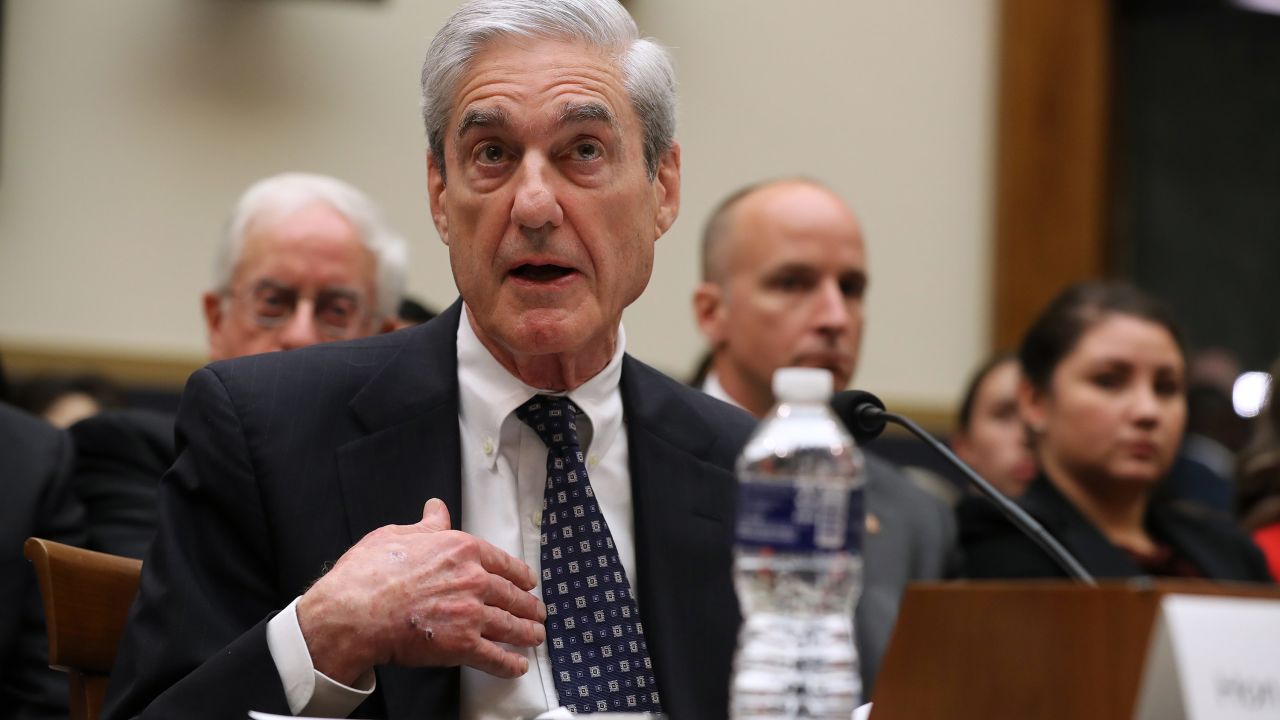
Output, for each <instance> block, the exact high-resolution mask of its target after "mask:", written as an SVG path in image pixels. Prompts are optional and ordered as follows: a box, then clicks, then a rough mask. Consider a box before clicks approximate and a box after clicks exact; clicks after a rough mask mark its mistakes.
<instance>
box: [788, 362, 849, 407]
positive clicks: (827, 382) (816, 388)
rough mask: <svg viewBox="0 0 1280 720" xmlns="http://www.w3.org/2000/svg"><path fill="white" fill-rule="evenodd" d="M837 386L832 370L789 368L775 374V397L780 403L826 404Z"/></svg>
mask: <svg viewBox="0 0 1280 720" xmlns="http://www.w3.org/2000/svg"><path fill="white" fill-rule="evenodd" d="M834 386H835V378H833V377H832V376H831V371H830V370H824V369H823V368H807V367H787V368H778V369H777V370H776V371H774V373H773V396H774V397H775V398H777V399H778V402H826V401H827V400H828V399H829V398H830V397H831V393H832V389H833V387H834Z"/></svg>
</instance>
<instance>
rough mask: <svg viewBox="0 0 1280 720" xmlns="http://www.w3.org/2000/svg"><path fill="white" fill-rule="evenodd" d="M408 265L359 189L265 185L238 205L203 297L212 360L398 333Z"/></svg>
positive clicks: (316, 181)
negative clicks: (398, 311) (398, 313)
mask: <svg viewBox="0 0 1280 720" xmlns="http://www.w3.org/2000/svg"><path fill="white" fill-rule="evenodd" d="M405 263H406V252H405V245H404V240H402V239H401V238H400V237H399V236H398V235H396V234H395V233H393V232H392V231H391V230H390V229H389V228H387V227H386V225H385V224H384V223H383V221H382V218H381V214H380V213H379V212H378V210H377V209H376V208H375V207H374V206H373V204H372V203H371V202H370V201H369V199H368V198H367V197H365V196H364V194H363V193H361V192H360V191H359V190H357V189H355V188H354V187H351V186H350V185H348V184H346V183H344V182H342V181H341V180H337V179H335V178H331V177H324V176H321V175H305V174H301V173H286V174H283V175H276V176H274V177H269V178H267V179H265V180H261V181H259V182H257V183H255V184H254V185H253V186H251V187H250V188H249V189H248V190H246V191H245V193H244V194H243V195H242V196H241V197H240V200H239V202H237V203H236V206H235V209H234V211H233V213H232V216H231V221H230V223H229V225H228V227H227V232H226V235H225V238H224V240H223V244H222V248H221V251H220V253H219V256H218V261H217V264H216V265H215V275H214V285H213V289H212V290H210V291H208V292H206V293H205V294H204V316H205V323H206V325H207V327H208V331H209V358H210V359H211V360H224V359H227V358H234V357H241V356H244V355H256V354H257V353H261V352H271V351H274V350H292V349H294V348H299V347H305V346H307V345H314V344H316V343H321V342H326V341H329V340H349V339H352V338H358V337H365V336H368V335H374V334H376V333H378V332H386V331H388V330H391V329H393V328H394V321H395V317H396V307H397V305H398V304H399V302H400V295H401V294H402V291H403V289H404V274H405Z"/></svg>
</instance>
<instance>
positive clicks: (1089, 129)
mask: <svg viewBox="0 0 1280 720" xmlns="http://www.w3.org/2000/svg"><path fill="white" fill-rule="evenodd" d="M1111 18H1112V8H1111V3H1110V2H1109V1H1108V0H1075V1H1074V2H1060V0H1004V2H1003V6H1002V12H1001V29H1000V43H1001V57H1000V91H999V92H1000V101H999V111H998V116H999V120H998V122H999V139H998V148H999V149H998V159H997V171H996V172H997V179H996V258H995V270H996V273H995V274H996V287H995V323H994V329H995V332H994V333H993V350H1005V349H1010V348H1013V347H1016V345H1017V343H1018V341H1019V339H1020V338H1021V336H1022V333H1023V332H1024V331H1025V330H1026V328H1027V326H1028V325H1029V324H1030V322H1031V320H1032V319H1034V317H1035V315H1036V314H1037V313H1038V312H1039V311H1040V309H1041V308H1042V307H1043V306H1044V304H1045V303H1046V302H1047V301H1048V300H1049V299H1050V298H1052V297H1053V295H1055V294H1056V293H1057V292H1058V291H1059V290H1061V289H1062V287H1063V286H1064V285H1066V284H1067V283H1070V282H1072V281H1075V280H1081V279H1086V278H1092V277H1097V276H1100V275H1103V274H1105V273H1106V272H1107V270H1108V269H1109V268H1108V265H1109V263H1108V253H1107V250H1106V248H1107V243H1106V230H1107V224H1108V222H1107V199H1106V198H1107V193H1108V185H1109V183H1108V182H1107V177H1108V174H1109V171H1110V165H1109V162H1108V159H1107V158H1108V144H1109V139H1110V105H1111V102H1110V88H1111V79H1110V78H1111V56H1112V51H1111V37H1112V36H1111V25H1112V23H1111Z"/></svg>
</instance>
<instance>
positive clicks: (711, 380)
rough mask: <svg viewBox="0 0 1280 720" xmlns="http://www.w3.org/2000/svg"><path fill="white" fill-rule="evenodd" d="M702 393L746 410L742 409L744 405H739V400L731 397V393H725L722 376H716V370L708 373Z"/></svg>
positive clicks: (703, 382) (703, 383)
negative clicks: (721, 380)
mask: <svg viewBox="0 0 1280 720" xmlns="http://www.w3.org/2000/svg"><path fill="white" fill-rule="evenodd" d="M702 392H704V393H706V394H708V395H710V396H711V397H713V398H715V399H717V400H723V401H724V402H727V403H729V404H730V405H732V406H734V407H739V408H742V409H743V410H746V408H744V407H742V403H739V402H738V401H737V400H734V399H733V398H732V397H729V393H728V392H725V389H724V386H723V385H721V384H720V376H719V375H716V371H715V370H708V371H707V376H706V377H705V378H703V380H702Z"/></svg>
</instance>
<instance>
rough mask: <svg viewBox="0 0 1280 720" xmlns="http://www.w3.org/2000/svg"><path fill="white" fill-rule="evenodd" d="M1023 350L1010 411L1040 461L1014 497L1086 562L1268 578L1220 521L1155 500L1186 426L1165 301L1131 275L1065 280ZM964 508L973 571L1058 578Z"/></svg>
mask: <svg viewBox="0 0 1280 720" xmlns="http://www.w3.org/2000/svg"><path fill="white" fill-rule="evenodd" d="M1018 359H1019V362H1020V364H1021V366H1022V372H1023V380H1022V384H1021V386H1020V388H1019V397H1018V407H1019V412H1020V414H1021V416H1022V418H1023V421H1024V422H1025V423H1026V424H1027V428H1028V431H1029V432H1030V435H1031V442H1032V446H1033V449H1034V452H1035V454H1036V459H1037V461H1038V464H1039V466H1040V469H1041V473H1040V476H1039V477H1038V478H1036V480H1034V481H1033V482H1032V484H1031V487H1030V488H1029V489H1028V491H1027V493H1026V495H1024V496H1023V498H1022V499H1021V501H1020V502H1021V504H1022V506H1023V507H1024V508H1025V509H1026V510H1027V511H1028V512H1029V513H1030V514H1031V515H1032V516H1034V517H1035V518H1036V519H1037V520H1039V521H1040V522H1041V523H1042V524H1043V525H1044V526H1045V528H1046V529H1047V530H1048V531H1049V532H1050V533H1051V534H1053V535H1054V536H1055V537H1056V538H1057V539H1058V540H1059V542H1061V543H1062V544H1063V545H1064V546H1065V547H1066V548H1067V550H1068V551H1070V552H1071V553H1072V554H1073V555H1075V556H1076V557H1077V558H1078V559H1079V560H1080V562H1081V563H1082V564H1083V565H1084V566H1085V568H1086V569H1087V570H1089V571H1090V572H1091V573H1093V574H1094V575H1096V576H1097V577H1100V578H1123V577H1137V576H1143V575H1154V576H1166V577H1202V578H1211V579H1216V580H1241V581H1260V582H1266V581H1270V579H1271V578H1270V574H1269V573H1268V571H1267V568H1266V565H1265V563H1264V561H1263V559H1262V555H1261V553H1260V552H1259V551H1258V549H1257V547H1255V546H1254V545H1253V544H1252V543H1251V542H1250V541H1249V540H1248V538H1246V537H1245V536H1244V535H1243V534H1241V533H1240V532H1239V531H1238V530H1236V529H1235V528H1234V527H1233V526H1232V525H1231V523H1230V521H1229V519H1228V518H1226V517H1219V516H1217V515H1215V514H1213V513H1212V511H1208V510H1202V509H1197V508H1196V507H1195V506H1189V505H1183V504H1179V503H1176V502H1172V501H1164V500H1161V499H1160V497H1159V495H1160V494H1159V492H1158V491H1157V490H1158V486H1159V484H1160V482H1161V481H1162V480H1163V479H1164V478H1165V477H1166V476H1167V475H1168V473H1169V470H1170V467H1171V466H1172V464H1173V461H1174V457H1175V455H1176V454H1177V450H1178V445H1179V443H1180V442H1181V440H1182V433H1183V429H1184V427H1185V424H1186V402H1185V369H1186V368H1185V359H1184V350H1183V346H1182V340H1181V334H1180V332H1179V331H1178V328H1177V326H1176V325H1175V324H1174V322H1173V320H1172V317H1171V316H1170V315H1169V314H1168V312H1167V311H1166V310H1165V309H1164V308H1163V306H1161V305H1160V304H1159V303H1157V302H1156V301H1155V300H1153V299H1152V298H1150V297H1148V296H1146V295H1144V294H1142V293H1141V292H1139V291H1138V290H1136V289H1134V288H1132V287H1129V286H1127V285H1120V284H1112V283H1081V284H1077V285H1074V286H1072V287H1070V288H1068V289H1067V290H1066V291H1064V292H1063V293H1062V294H1061V295H1059V296H1058V297H1057V298H1055V299H1054V300H1053V302H1051V303H1050V304H1049V306H1048V307H1047V308H1046V309H1045V310H1044V312H1043V313H1042V314H1041V315H1040V317H1039V318H1038V319H1037V320H1036V322H1035V323H1034V324H1033V325H1032V327H1031V329H1030V330H1029V331H1028V333H1027V335H1026V337H1025V338H1024V340H1023V343H1022V347H1021V348H1020V350H1019V352H1018ZM959 514H960V533H961V543H962V545H963V547H964V553H965V570H966V574H967V575H968V576H969V577H973V578H997V577H999V578H1020V577H1061V576H1063V575H1064V573H1063V571H1062V570H1060V569H1059V567H1058V565H1057V564H1056V563H1055V562H1054V561H1053V560H1052V559H1050V558H1049V556H1048V555H1046V554H1045V553H1044V552H1043V551H1042V550H1041V549H1040V548H1039V547H1038V546H1037V545H1035V543H1034V542H1032V541H1031V540H1030V539H1028V538H1026V537H1025V536H1023V535H1022V534H1021V533H1020V532H1018V531H1017V530H1016V529H1015V528H1014V527H1013V526H1012V525H1010V524H1009V523H1008V522H1006V521H1005V520H1004V519H1003V518H1002V517H1000V516H999V515H998V514H996V513H995V511H994V509H993V508H991V507H990V506H987V505H983V504H978V503H966V504H965V507H964V508H962V509H961V511H960V513H959Z"/></svg>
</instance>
